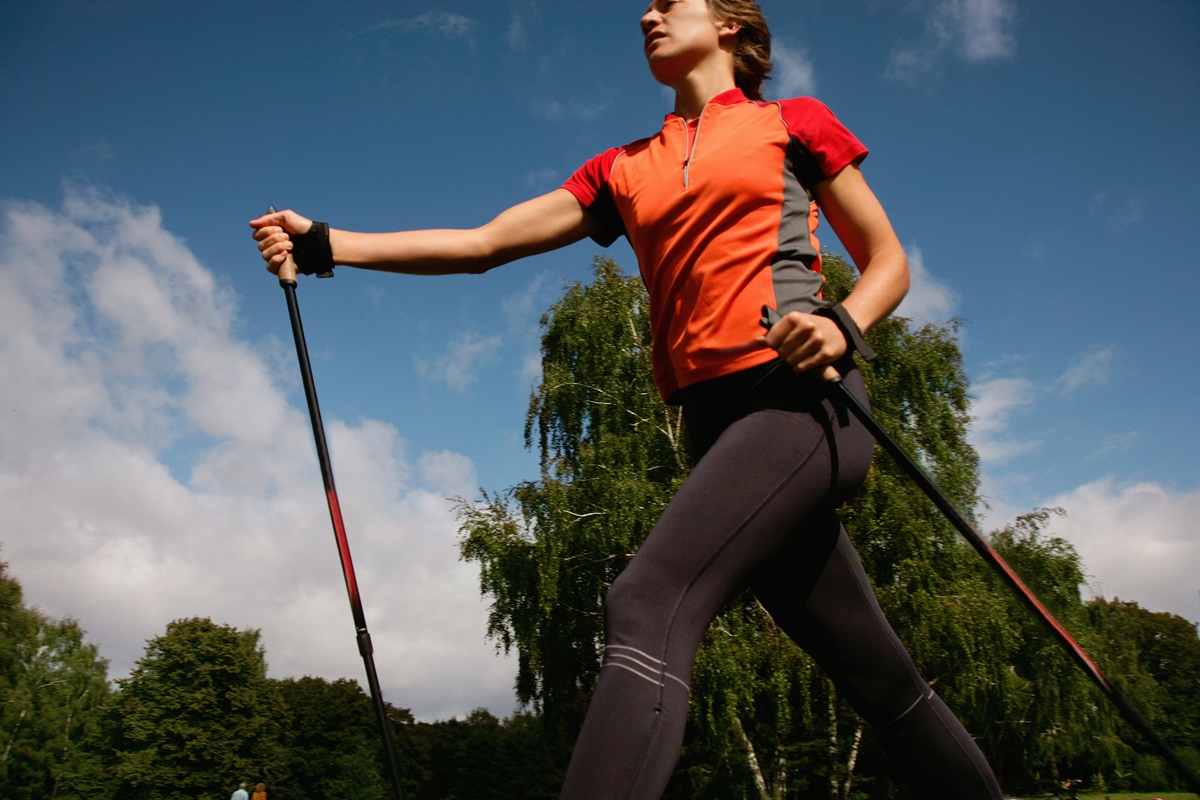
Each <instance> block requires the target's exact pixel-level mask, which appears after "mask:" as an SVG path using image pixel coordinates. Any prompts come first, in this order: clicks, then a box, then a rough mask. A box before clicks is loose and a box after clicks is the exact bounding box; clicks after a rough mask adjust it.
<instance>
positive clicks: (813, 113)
mask: <svg viewBox="0 0 1200 800" xmlns="http://www.w3.org/2000/svg"><path fill="white" fill-rule="evenodd" d="M779 107H780V113H781V115H782V117H783V122H784V124H785V125H786V126H787V129H788V133H789V134H790V135H791V136H792V137H794V138H795V139H796V140H797V141H798V143H799V144H800V145H802V146H803V148H804V150H805V151H807V152H808V153H809V154H811V158H812V160H813V163H812V170H811V175H812V178H813V179H815V180H814V182H819V181H820V180H824V179H825V178H832V177H833V176H834V175H837V174H838V173H839V172H841V171H842V170H843V169H845V168H846V167H848V166H850V165H851V164H858V163H860V162H861V161H862V160H863V159H864V158H866V157H867V153H868V152H869V151H868V150H867V148H866V147H865V146H864V145H863V143H862V142H860V141H859V140H858V138H857V137H856V136H855V135H854V134H853V133H851V132H850V131H849V130H848V129H847V128H846V126H845V125H843V124H842V123H841V121H840V120H838V118H837V117H835V116H834V115H833V112H832V111H830V110H829V107H828V106H826V105H825V104H824V103H822V102H821V101H819V100H816V99H814V98H812V97H797V98H794V99H791V100H781V101H779Z"/></svg>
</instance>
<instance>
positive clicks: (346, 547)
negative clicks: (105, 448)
mask: <svg viewBox="0 0 1200 800" xmlns="http://www.w3.org/2000/svg"><path fill="white" fill-rule="evenodd" d="M272 210H274V209H273V208H272ZM279 285H280V286H282V287H283V292H284V294H285V295H286V296H287V306H288V315H289V316H290V317H291V320H292V336H293V338H295V340H296V359H297V360H298V361H299V362H300V377H301V379H302V380H303V382H304V396H305V398H306V399H307V400H308V416H309V418H310V419H311V420H312V430H313V440H314V441H315V442H316V445H317V460H318V461H319V462H320V464H321V478H322V480H323V481H324V483H325V498H326V501H327V503H328V505H329V517H330V519H331V520H332V522H333V534H334V538H336V539H337V548H338V556H339V557H340V558H341V562H342V577H343V578H344V579H345V581H346V593H347V594H348V595H349V596H350V611H351V613H352V614H353V615H354V630H355V633H356V635H357V638H358V652H359V653H360V654H361V655H362V659H363V666H365V667H366V670H367V688H368V689H369V690H370V693H371V700H372V701H373V704H374V706H375V722H376V723H377V724H378V726H379V736H380V738H381V740H382V742H383V763H384V766H385V768H386V769H387V773H388V780H389V783H390V784H391V788H392V797H393V798H394V800H404V790H403V789H402V788H401V787H400V770H399V768H398V767H397V766H396V750H395V748H394V747H393V746H392V734H391V727H390V725H389V724H388V717H387V707H386V706H385V705H384V702H383V692H382V690H380V688H379V675H378V674H377V673H376V672H375V656H374V648H373V647H372V646H371V634H370V633H369V632H368V631H367V617H366V615H365V614H364V613H363V607H362V599H361V598H360V597H359V594H358V580H357V578H356V577H355V575H354V562H353V561H352V560H351V558H350V543H349V541H347V539H346V527H345V525H344V524H343V523H342V509H341V506H340V505H339V504H338V498H337V487H336V486H334V483H333V466H332V464H331V463H330V460H329V447H328V446H327V445H326V443H325V426H324V425H323V424H322V423H321V409H320V407H319V406H318V405H317V388H316V385H315V384H314V383H313V376H312V366H311V365H310V364H309V361H308V346H307V345H306V344H305V341H304V326H303V325H301V323H300V306H299V304H298V303H297V302H296V282H295V281H294V280H288V279H284V278H281V279H280V280H279Z"/></svg>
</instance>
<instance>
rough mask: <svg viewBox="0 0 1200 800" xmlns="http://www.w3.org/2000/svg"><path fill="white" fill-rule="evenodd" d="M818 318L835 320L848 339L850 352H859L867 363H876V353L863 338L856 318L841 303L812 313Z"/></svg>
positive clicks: (847, 344) (847, 343)
mask: <svg viewBox="0 0 1200 800" xmlns="http://www.w3.org/2000/svg"><path fill="white" fill-rule="evenodd" d="M812 313H814V314H816V315H817V316H818V317H825V318H826V319H831V320H833V322H834V324H836V325H837V326H838V329H839V330H841V332H842V335H843V336H845V337H846V347H848V348H849V349H850V350H857V351H858V352H859V353H860V354H861V355H862V357H863V358H865V359H866V360H867V361H874V360H875V356H876V355H877V354H876V352H875V351H874V350H873V349H872V348H871V345H869V344H867V341H866V339H864V338H863V335H862V331H860V330H859V329H858V323H856V322H855V321H854V317H852V316H850V312H849V311H847V310H846V309H845V308H843V307H842V304H841V303H838V304H837V305H832V306H822V307H821V308H818V309H817V310H816V311H814V312H812Z"/></svg>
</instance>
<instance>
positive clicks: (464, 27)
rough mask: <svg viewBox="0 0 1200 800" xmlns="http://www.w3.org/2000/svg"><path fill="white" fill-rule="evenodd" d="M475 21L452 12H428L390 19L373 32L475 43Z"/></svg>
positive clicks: (375, 27) (377, 26) (376, 27)
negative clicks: (395, 32) (434, 36)
mask: <svg viewBox="0 0 1200 800" xmlns="http://www.w3.org/2000/svg"><path fill="white" fill-rule="evenodd" d="M475 27H476V25H475V21H474V20H473V19H471V18H470V17H465V16H463V15H462V14H455V13H454V12H451V11H426V12H425V13H424V14H418V15H417V16H415V17H405V18H404V19H389V20H384V21H383V22H381V23H379V24H378V25H375V26H374V27H373V28H372V30H398V31H400V32H401V33H434V34H437V35H439V36H445V37H446V38H448V39H465V40H467V41H468V42H472V43H473V42H474V32H475Z"/></svg>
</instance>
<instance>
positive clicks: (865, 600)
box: [250, 0, 1002, 800]
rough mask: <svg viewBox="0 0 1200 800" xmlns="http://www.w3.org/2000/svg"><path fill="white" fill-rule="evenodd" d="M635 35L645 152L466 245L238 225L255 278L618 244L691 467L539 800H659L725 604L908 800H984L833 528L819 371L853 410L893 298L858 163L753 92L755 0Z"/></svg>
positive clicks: (293, 220)
mask: <svg viewBox="0 0 1200 800" xmlns="http://www.w3.org/2000/svg"><path fill="white" fill-rule="evenodd" d="M641 29H642V34H643V43H644V53H645V56H646V60H647V63H648V64H649V67H650V71H651V73H652V74H653V76H654V78H655V79H656V80H658V81H659V82H660V83H662V84H664V85H666V86H668V87H670V88H671V89H673V90H674V93H675V105H674V109H673V111H672V113H671V114H668V115H667V118H666V121H665V122H664V125H663V127H662V129H661V130H660V131H659V132H658V133H656V134H655V135H653V136H650V137H647V138H645V139H641V140H638V141H636V142H634V143H632V144H629V145H625V146H623V147H619V148H614V149H612V150H608V151H606V152H604V153H601V154H600V155H598V156H596V157H595V158H593V159H591V160H590V161H588V162H587V163H586V164H584V166H583V167H581V168H580V169H579V170H578V171H576V173H575V174H574V175H573V176H572V177H571V179H570V180H568V181H567V183H566V184H565V185H564V186H563V187H562V188H560V189H556V190H554V191H552V192H550V193H548V194H545V195H542V196H541V197H537V198H534V199H532V200H529V201H527V202H525V203H521V204H519V205H517V206H514V207H512V208H510V209H508V210H506V211H504V212H503V213H501V214H500V215H499V216H497V217H496V218H495V219H494V220H492V221H491V222H489V223H487V224H486V225H484V226H482V227H480V228H476V229H472V230H447V229H439V230H421V231H398V232H394V233H381V234H367V233H354V232H350V231H346V230H341V229H331V228H330V227H329V226H328V225H327V224H325V223H316V222H313V221H312V220H309V219H307V218H305V217H302V216H300V215H299V214H297V213H295V212H293V211H283V212H278V213H272V214H266V215H263V216H261V217H259V218H258V219H255V220H253V221H251V223H250V224H251V227H252V228H253V229H254V238H255V239H256V240H257V242H258V247H259V250H260V252H261V254H262V257H263V258H264V260H265V261H266V262H267V268H268V270H269V271H270V272H272V273H275V274H279V275H280V276H281V277H283V276H288V275H289V274H290V272H291V270H293V269H297V268H298V269H299V270H300V271H301V272H303V273H305V274H311V273H325V272H328V271H330V270H332V269H333V266H334V264H342V265H349V266H354V267H360V268H365V269H376V270H389V271H393V272H400V273H409V274H446V273H456V272H483V271H486V270H489V269H492V268H494V267H498V266H500V265H502V264H506V263H508V262H511V261H513V260H516V259H519V258H521V257H524V256H528V255H532V254H535V253H540V252H545V251H548V250H551V249H554V248H557V247H562V246H565V245H567V244H570V243H572V242H576V241H579V240H580V239H582V238H584V237H587V236H590V237H592V238H593V239H595V240H596V241H597V242H599V243H600V244H608V243H611V242H612V241H613V240H615V238H616V237H617V236H620V235H624V236H626V237H627V238H628V240H629V242H630V244H631V245H632V247H633V249H634V252H635V254H636V255H637V258H638V266H639V269H640V271H641V273H642V277H643V279H644V280H645V283H646V287H647V289H648V291H649V294H650V302H651V309H650V311H651V324H652V327H653V331H654V336H655V341H654V371H655V379H656V381H657V383H658V387H659V391H660V392H661V393H662V396H663V398H664V400H666V401H667V402H669V403H679V404H682V406H683V413H684V417H685V420H686V424H687V429H688V435H689V441H690V451H691V453H692V455H693V457H694V458H695V459H696V464H695V467H694V469H693V470H692V472H691V474H690V476H689V477H688V480H687V481H686V482H685V484H684V485H683V486H682V487H681V488H680V490H679V492H678V493H677V495H676V496H675V498H674V499H673V500H672V501H671V503H670V504H669V505H668V507H667V509H666V510H665V511H664V513H663V515H662V517H661V518H660V520H659V522H658V524H657V525H656V526H655V528H654V530H653V531H652V532H651V533H650V534H649V535H648V537H647V538H646V541H645V542H644V544H643V545H642V546H641V548H640V549H639V550H638V552H637V554H636V555H635V556H634V557H633V559H632V560H631V561H630V564H629V566H628V567H627V569H626V570H625V571H624V572H623V573H622V574H621V575H620V576H619V577H618V578H617V580H616V581H614V583H613V585H612V586H611V588H610V590H609V592H608V594H607V596H606V598H605V625H606V647H605V655H604V661H603V668H602V669H601V672H600V678H599V681H598V683H597V686H596V690H595V694H594V696H593V698H592V702H591V705H590V706H589V710H588V714H587V717H586V719H585V721H584V725H583V729H582V731H581V733H580V735H579V739H578V741H577V743H576V747H575V751H574V755H573V757H572V760H571V765H570V768H569V769H568V772H567V776H566V780H565V783H564V786H563V790H562V797H563V798H570V799H571V800H580V799H581V798H596V800H600V799H601V798H614V797H623V798H644V799H651V798H657V797H660V796H661V794H662V792H663V790H664V788H665V786H666V783H667V780H668V778H669V777H670V775H671V772H672V769H673V767H674V764H675V761H676V760H677V758H678V753H679V748H680V745H681V743H682V740H683V735H684V726H685V722H686V718H687V707H688V692H689V689H688V684H689V680H690V676H691V670H692V665H693V661H694V659H695V654H696V650H697V648H698V647H699V644H700V640H701V638H702V637H703V635H704V631H705V630H706V628H707V627H708V625H709V623H710V622H711V621H712V619H713V617H714V616H715V615H716V614H717V613H718V612H719V611H720V609H721V607H722V606H723V605H724V604H725V603H726V602H727V601H728V600H729V599H731V598H732V597H734V596H736V595H737V594H738V593H739V592H741V591H742V590H744V589H746V588H747V587H749V588H751V589H752V590H753V591H754V593H755V595H756V596H757V598H758V599H759V601H760V602H761V603H762V605H763V606H764V607H765V608H766V609H767V610H768V611H769V612H770V613H771V615H772V616H773V618H774V619H775V621H776V623H778V624H779V626H780V627H781V628H782V629H783V630H785V631H786V632H787V633H788V635H789V636H791V637H792V639H794V640H795V641H796V642H797V643H798V644H799V645H800V646H801V647H803V648H804V649H805V650H807V651H808V652H809V653H810V654H811V655H812V656H813V657H814V658H815V659H816V661H817V662H818V663H819V664H820V665H821V666H822V668H823V669H825V670H826V672H828V674H829V675H830V677H831V678H832V679H833V681H834V682H835V683H836V685H837V686H838V688H839V690H840V691H841V692H842V693H843V695H844V696H845V697H846V698H847V699H848V700H849V702H850V703H851V704H852V705H853V706H854V708H855V709H856V710H857V711H858V712H859V713H860V714H861V715H862V716H863V718H864V719H866V720H867V721H868V722H869V723H870V724H871V725H872V726H873V727H874V728H875V730H876V733H877V735H878V738H879V739H880V741H881V742H882V743H883V745H884V747H885V748H886V749H887V750H888V752H889V754H890V755H891V756H892V758H893V761H894V763H895V767H896V769H897V770H898V771H899V772H901V773H903V774H904V775H905V777H906V778H907V779H908V781H909V782H910V783H911V784H912V785H913V787H914V788H915V789H916V790H917V791H918V793H919V795H920V796H921V797H923V798H927V800H951V799H953V800H1000V798H1001V796H1002V795H1001V793H1000V789H999V786H998V785H997V783H996V779H995V777H994V775H993V773H992V770H991V768H990V767H989V766H988V764H987V761H986V759H985V758H984V756H983V754H982V753H981V752H980V751H979V748H978V746H976V744H975V742H974V740H973V739H972V738H971V736H970V735H969V734H968V733H967V732H966V730H964V729H963V726H962V725H961V724H960V723H959V721H958V720H957V719H956V718H955V717H954V715H953V714H952V713H951V712H950V710H949V709H947V708H946V706H945V704H944V703H942V701H941V699H940V698H938V696H937V695H936V694H935V693H934V692H933V691H932V689H931V688H930V687H929V685H928V684H927V683H926V682H925V681H924V680H923V679H922V678H921V676H920V674H919V673H918V672H917V669H916V667H915V666H914V665H913V662H912V659H911V658H910V656H909V654H908V653H907V651H906V650H905V648H904V646H903V645H902V644H901V642H900V641H899V639H898V638H897V637H896V635H895V633H894V632H893V631H892V628H891V626H890V625H889V624H888V622H887V620H886V619H885V618H884V616H883V614H882V612H881V611H880V609H879V605H878V603H877V602H876V600H875V597H874V594H873V592H872V590H871V587H870V584H869V583H868V581H867V579H866V576H865V574H864V573H863V570H862V566H861V564H860V563H859V561H858V558H857V555H856V554H855V553H854V550H853V547H852V546H851V544H850V542H849V540H848V538H847V537H846V533H845V530H844V529H843V528H842V525H841V523H840V521H839V520H838V518H837V516H836V514H835V511H834V510H835V508H836V507H837V505H838V504H839V503H840V502H841V501H842V500H843V499H845V498H846V497H847V496H848V495H849V494H850V493H851V492H853V491H854V490H855V489H857V488H858V486H859V485H860V484H861V482H862V481H863V479H864V478H865V476H866V473H867V469H868V466H869V463H870V459H871V454H872V448H873V442H872V439H871V435H870V433H869V432H868V431H866V430H865V429H864V428H863V427H862V426H861V424H859V423H858V422H857V420H856V419H855V418H854V417H853V415H849V414H846V413H844V412H845V409H844V408H841V407H840V401H839V400H837V399H836V396H835V395H833V394H832V393H831V392H829V391H828V388H827V386H826V384H825V383H824V382H823V381H822V380H821V377H822V375H824V374H826V371H827V370H829V369H834V368H836V369H837V370H838V371H839V372H841V373H842V374H843V377H844V382H845V385H846V386H847V388H849V389H850V391H852V392H854V393H855V394H856V395H857V396H858V397H859V398H860V399H861V400H863V401H865V392H864V389H863V383H862V379H861V376H860V375H859V374H858V372H857V370H856V369H855V367H854V362H853V359H852V358H850V354H851V351H852V350H853V349H855V348H858V349H860V350H864V352H865V344H864V342H863V339H862V332H863V331H866V330H869V329H870V328H871V326H873V325H875V324H876V323H878V322H879V321H880V320H882V319H883V318H885V317H886V316H887V315H888V314H890V313H891V312H892V311H893V310H894V309H895V308H896V306H897V305H899V303H900V301H901V299H902V298H903V297H904V294H905V293H906V292H907V290H908V285H909V272H908V264H907V261H906V258H905V255H904V251H903V249H902V248H901V246H900V243H899V241H898V239H897V237H896V234H895V232H894V231H893V229H892V226H891V223H890V222H889V220H888V218H887V215H886V214H885V213H884V210H883V208H882V207H881V206H880V204H879V201H878V200H877V199H876V197H875V195H874V193H873V192H872V191H871V189H870V188H869V187H868V185H867V183H866V181H865V180H864V178H863V175H862V173H861V171H860V169H859V166H860V164H861V163H862V161H863V159H864V158H865V157H866V154H867V151H866V148H865V147H864V146H863V145H862V144H861V143H859V142H858V140H857V139H856V138H855V137H854V136H853V135H852V134H850V132H849V131H847V130H846V129H845V127H844V126H843V125H842V124H841V123H840V122H839V121H838V120H837V119H836V117H834V115H833V114H832V113H831V112H830V111H829V109H827V108H825V106H823V105H822V104H821V103H819V102H817V101H815V100H813V99H811V98H798V99H793V100H783V101H778V102H773V103H768V102H765V101H764V100H763V99H762V95H761V85H762V83H763V81H764V79H765V78H766V76H767V72H768V71H769V70H770V67H771V65H770V32H769V30H768V29H767V26H766V22H765V20H764V19H763V16H762V13H761V11H760V9H759V7H758V5H757V3H754V2H751V0H653V2H651V3H650V5H649V7H648V8H647V10H646V12H645V14H644V15H643V16H642V19H641ZM814 204H815V206H814ZM817 207H819V208H820V210H821V212H823V213H824V216H825V218H826V220H827V221H828V222H829V224H830V225H831V226H832V228H833V230H834V231H835V233H837V235H838V237H839V239H840V240H841V241H842V243H843V244H844V245H845V247H846V249H847V251H848V253H849V255H850V257H851V258H852V259H853V261H854V263H855V265H856V266H857V267H858V269H859V271H860V272H861V274H862V277H861V278H860V280H859V281H858V282H857V284H856V286H855V288H854V290H853V292H851V294H850V295H849V296H848V297H847V298H846V299H845V300H844V301H843V302H842V303H841V304H840V305H837V306H833V305H831V304H829V303H827V302H825V301H824V300H823V299H822V297H821V292H820V288H821V276H820V274H819V268H820V257H819V252H820V250H819V245H818V243H817V241H816V237H815V229H816V219H817V217H816V213H815V209H816V208H817ZM293 262H294V264H293ZM763 322H765V323H767V324H769V330H767V331H766V332H765V333H764V332H763V331H762V328H761V327H760V324H762V323H763ZM835 365H836V367H835Z"/></svg>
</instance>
